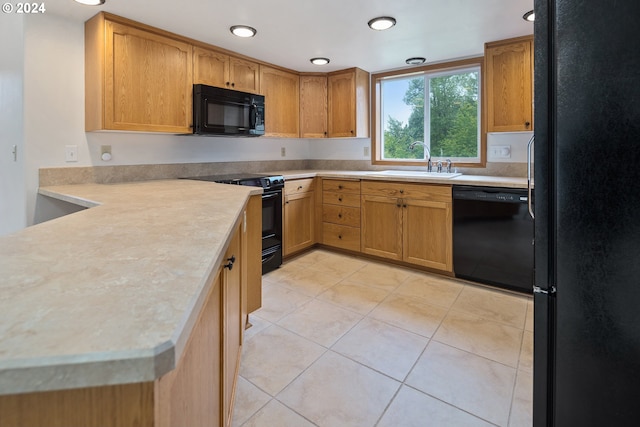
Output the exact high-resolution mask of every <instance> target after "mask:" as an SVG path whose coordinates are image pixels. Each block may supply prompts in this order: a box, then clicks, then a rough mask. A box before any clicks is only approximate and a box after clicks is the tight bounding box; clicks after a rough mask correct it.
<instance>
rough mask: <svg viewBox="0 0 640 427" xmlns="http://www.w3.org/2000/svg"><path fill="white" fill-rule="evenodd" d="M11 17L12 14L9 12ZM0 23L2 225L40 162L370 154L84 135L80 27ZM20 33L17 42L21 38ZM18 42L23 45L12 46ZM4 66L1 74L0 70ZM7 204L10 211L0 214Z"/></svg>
mask: <svg viewBox="0 0 640 427" xmlns="http://www.w3.org/2000/svg"><path fill="white" fill-rule="evenodd" d="M14 17H17V16H16V15H12V16H11V18H14ZM2 24H3V25H2V29H1V30H0V36H2V37H3V38H2V40H3V43H2V47H1V48H0V55H1V56H2V58H3V62H2V64H3V67H2V68H3V73H2V75H1V76H0V91H2V92H1V93H2V95H3V96H2V99H1V100H0V107H1V108H2V111H3V114H0V116H2V117H1V120H3V121H2V123H3V124H4V126H1V129H0V132H2V133H1V134H0V135H2V146H1V147H0V149H1V150H2V153H0V161H2V162H3V163H2V170H3V172H2V175H1V177H2V183H0V185H1V186H2V187H1V188H2V192H3V193H2V194H3V196H2V198H1V203H2V204H0V212H2V218H3V222H5V221H4V218H5V216H6V217H7V218H9V217H12V218H22V221H19V222H18V223H15V220H13V221H12V222H13V223H14V225H13V226H12V227H11V229H16V228H20V227H21V226H23V225H24V224H25V223H26V225H30V224H33V223H34V218H35V211H36V203H37V201H38V196H37V190H38V170H39V169H40V168H44V167H65V166H67V167H69V166H100V165H136V164H158V163H160V164H162V163H191V162H232V161H255V160H282V159H283V157H282V156H281V148H285V152H286V156H285V157H284V159H287V160H299V159H330V160H367V159H369V158H370V155H369V154H367V155H365V151H364V150H365V147H366V148H369V150H370V139H369V138H355V139H322V140H315V139H312V140H306V139H279V138H265V137H260V138H210V137H195V136H176V135H164V134H140V133H126V132H93V133H85V132H84V24H83V23H78V22H73V21H70V20H67V19H65V18H62V17H58V16H54V15H51V14H42V15H31V16H29V17H28V19H24V21H22V20H18V19H16V20H15V21H11V22H10V24H11V25H4V24H5V22H4V21H3V22H2ZM22 25H24V30H23V29H22ZM23 31H24V43H21V42H20V41H21V39H22V34H23ZM7 40H11V43H5V41H7ZM22 45H24V50H23V51H20V47H21V46H22ZM23 57H24V58H23ZM7 58H8V59H7ZM23 59H24V66H23V67H22V64H21V61H22V60H23ZM5 62H6V63H7V64H5ZM5 68H7V69H8V70H9V72H5V70H4V69H5ZM22 68H23V76H22V77H23V79H22V80H23V83H24V97H23V99H22V100H21V99H20V96H19V95H18V94H19V93H20V92H19V91H17V88H19V87H20V84H21V76H20V72H21V70H22ZM5 93H7V95H6V96H5ZM21 101H22V104H23V105H24V114H23V115H22V117H21V114H20V108H18V106H20V105H21ZM7 109H10V113H9V114H8V115H7V114H6V113H5V110H7ZM5 135H7V136H6V137H5ZM510 135H511V136H508V135H507V136H504V135H499V136H490V138H489V146H491V144H492V143H495V142H496V141H497V143H500V144H502V143H506V142H507V141H509V143H510V144H511V146H512V157H511V159H508V160H506V161H511V162H524V161H526V152H525V151H523V148H522V147H523V143H522V141H524V140H525V139H526V140H528V137H527V138H522V135H520V136H518V135H516V136H513V135H514V134H510ZM6 141H18V145H19V144H23V146H24V147H23V149H22V150H20V148H19V151H22V152H24V154H25V156H26V157H25V158H24V159H25V160H24V166H23V167H22V168H21V164H20V162H17V164H16V165H12V166H14V167H13V168H9V167H7V168H6V169H5V163H4V162H6V159H7V154H6V145H7V142H6ZM66 145H76V146H77V147H78V159H77V162H66V161H65V146H66ZM101 145H111V150H112V155H113V158H112V160H111V161H110V162H104V161H102V160H101V159H100V147H101ZM524 148H525V149H526V141H525V142H524ZM522 153H524V157H523V154H522ZM490 160H491V159H490ZM23 177H24V178H23ZM9 183H10V185H11V187H9V185H8V184H9ZM10 191H13V193H12V194H11V195H10V196H9V199H10V200H11V203H9V204H7V203H6V202H5V201H4V199H7V196H6V195H5V194H9V192H10ZM14 193H15V194H14ZM25 194H26V195H25ZM40 197H41V196H40ZM25 200H26V201H25ZM40 200H42V199H40ZM25 203H26V209H25V207H24V205H25ZM7 209H9V210H10V212H6V211H7ZM25 217H26V219H24V218H25ZM2 230H3V229H0V234H2ZM5 230H6V228H5Z"/></svg>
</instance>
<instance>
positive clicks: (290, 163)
mask: <svg viewBox="0 0 640 427" xmlns="http://www.w3.org/2000/svg"><path fill="white" fill-rule="evenodd" d="M454 167H455V164H454ZM384 169H416V168H415V167H411V168H390V167H389V166H386V167H385V166H372V165H371V161H370V160H313V159H312V160H268V161H247V162H211V163H174V164H157V165H117V166H87V167H60V168H41V169H40V170H39V179H40V182H39V185H40V186H41V187H46V186H49V185H68V184H113V183H117V182H132V181H148V180H154V179H175V178H182V177H188V176H203V175H218V174H226V173H237V172H246V173H260V172H267V171H286V170H384ZM458 171H459V172H462V173H463V174H466V175H484V176H486V175H492V176H513V177H525V176H526V175H527V165H526V164H524V163H487V167H486V168H459V169H458Z"/></svg>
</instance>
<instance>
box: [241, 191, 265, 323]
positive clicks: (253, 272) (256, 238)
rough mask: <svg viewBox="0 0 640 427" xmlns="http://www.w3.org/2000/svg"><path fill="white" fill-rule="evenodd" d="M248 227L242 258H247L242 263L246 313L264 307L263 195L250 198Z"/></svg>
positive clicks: (247, 218) (247, 215)
mask: <svg viewBox="0 0 640 427" xmlns="http://www.w3.org/2000/svg"><path fill="white" fill-rule="evenodd" d="M246 227H247V228H246V232H245V233H244V236H245V237H246V239H247V242H246V244H243V246H242V247H243V254H242V255H243V257H242V259H243V260H246V262H243V263H242V271H243V277H244V278H243V280H242V285H243V290H244V291H245V292H246V295H247V298H246V301H247V304H246V309H245V310H244V314H245V315H246V314H248V313H253V312H254V311H256V310H257V309H259V308H260V307H262V195H255V196H251V198H249V203H248V204H247V210H246ZM244 249H246V254H245V252H244ZM245 279H246V280H245Z"/></svg>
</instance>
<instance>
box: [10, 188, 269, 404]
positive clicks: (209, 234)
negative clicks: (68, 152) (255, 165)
mask: <svg viewBox="0 0 640 427" xmlns="http://www.w3.org/2000/svg"><path fill="white" fill-rule="evenodd" d="M39 192H40V194H43V195H46V196H49V197H54V198H56V199H60V200H65V201H67V202H70V203H74V204H77V205H81V206H85V207H91V209H87V210H83V211H81V212H77V213H74V214H71V215H67V216H64V217H61V218H57V219H55V220H52V221H49V222H45V223H42V224H38V225H35V226H32V227H28V228H26V229H24V230H21V231H19V232H17V233H14V234H11V235H8V236H5V237H0V395H2V394H15V393H23V392H31V391H45V390H57V389H66V388H76V387H88V386H98V385H108V384H119V383H129V382H141V381H153V380H155V379H157V378H159V377H160V376H162V375H163V374H165V373H166V372H168V371H170V370H171V369H173V368H174V367H175V364H176V361H177V360H179V358H180V355H181V353H182V351H183V349H184V346H185V343H186V339H187V338H188V336H189V334H190V332H191V329H192V327H193V325H194V323H195V320H196V316H197V314H198V312H199V310H200V308H201V306H202V304H203V303H204V298H205V297H206V293H207V291H208V289H207V286H208V285H209V284H210V282H209V278H210V276H211V274H215V272H216V271H217V268H218V266H219V265H220V261H221V258H222V256H223V254H224V251H225V249H226V247H227V245H228V243H229V239H230V238H231V234H232V230H233V227H234V226H235V225H236V224H237V223H238V221H240V220H241V213H242V211H243V209H244V207H245V205H246V202H247V200H248V197H249V196H250V195H251V194H260V193H261V192H262V189H260V188H257V187H244V186H235V185H223V184H214V183H209V182H202V181H189V180H167V181H149V182H138V183H126V184H111V185H100V184H85V185H68V186H54V187H44V188H41V189H40V191H39Z"/></svg>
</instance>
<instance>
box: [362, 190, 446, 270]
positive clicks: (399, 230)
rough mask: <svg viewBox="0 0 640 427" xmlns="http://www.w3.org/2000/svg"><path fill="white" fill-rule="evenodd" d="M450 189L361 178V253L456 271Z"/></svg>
mask: <svg viewBox="0 0 640 427" xmlns="http://www.w3.org/2000/svg"><path fill="white" fill-rule="evenodd" d="M451 204H452V202H451V187H450V186H438V185H424V184H404V183H390V182H382V181H363V182H362V233H361V236H362V237H361V239H362V252H364V253H367V254H370V255H376V256H380V257H383V258H389V259H393V260H398V261H404V262H408V263H411V264H416V265H421V266H424V267H428V268H432V269H435V270H441V271H445V272H451V271H453V252H452V245H453V242H452V216H451V215H452V209H451Z"/></svg>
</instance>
